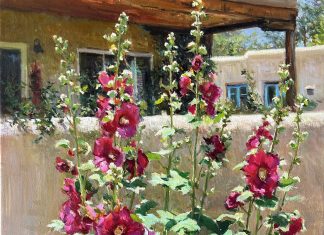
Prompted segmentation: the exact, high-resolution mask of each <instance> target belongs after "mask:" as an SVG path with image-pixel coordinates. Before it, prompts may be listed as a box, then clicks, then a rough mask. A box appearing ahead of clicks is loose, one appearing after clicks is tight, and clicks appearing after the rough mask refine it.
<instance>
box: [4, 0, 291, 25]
mask: <svg viewBox="0 0 324 235" xmlns="http://www.w3.org/2000/svg"><path fill="white" fill-rule="evenodd" d="M0 1H1V7H2V8H11V9H18V10H23V11H28V10H32V11H41V12H54V13H57V14H63V15H69V16H75V17H86V18H93V19H100V20H109V21H116V19H117V17H118V15H119V13H120V12H122V11H125V12H126V13H127V14H128V15H129V17H130V22H133V23H137V24H141V25H146V26H154V27H165V28H168V29H169V30H173V29H190V28H191V23H192V18H191V16H190V12H191V11H192V7H191V2H192V0H136V1H134V0H82V1H81V0H46V1H45V2H44V1H43V0H0ZM249 2H253V1H251V0H250V1H249ZM254 2H256V1H254ZM205 11H206V12H207V15H208V17H207V19H206V20H205V21H204V22H203V27H204V28H206V29H216V28H217V27H224V26H231V25H238V24H240V23H242V22H255V21H260V20H261V21H263V22H266V20H269V22H280V27H281V28H282V29H283V30H287V29H291V28H292V26H291V25H293V23H294V20H295V17H296V15H297V10H296V9H295V8H282V7H274V6H264V5H260V4H252V3H243V2H232V1H230V0H226V1H225V0H210V1H205ZM272 27H273V28H275V27H278V26H277V25H274V26H272V25H269V28H272ZM210 31H211V30H210Z"/></svg>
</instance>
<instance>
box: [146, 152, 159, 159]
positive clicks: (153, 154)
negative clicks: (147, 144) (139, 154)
mask: <svg viewBox="0 0 324 235" xmlns="http://www.w3.org/2000/svg"><path fill="white" fill-rule="evenodd" d="M146 156H147V158H148V159H149V160H150V161H154V160H160V159H161V155H160V154H158V153H154V152H150V153H147V154H146Z"/></svg>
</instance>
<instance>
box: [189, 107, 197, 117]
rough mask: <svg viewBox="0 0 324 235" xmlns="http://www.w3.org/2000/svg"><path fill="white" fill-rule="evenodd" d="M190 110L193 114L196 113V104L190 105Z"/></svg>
mask: <svg viewBox="0 0 324 235" xmlns="http://www.w3.org/2000/svg"><path fill="white" fill-rule="evenodd" d="M188 112H190V113H191V114H192V115H195V114H196V105H195V104H192V105H189V106H188Z"/></svg>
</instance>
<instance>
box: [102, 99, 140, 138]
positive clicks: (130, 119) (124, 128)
mask: <svg viewBox="0 0 324 235" xmlns="http://www.w3.org/2000/svg"><path fill="white" fill-rule="evenodd" d="M139 120H140V114H139V108H138V107H137V106H136V105H135V104H132V103H123V104H122V105H121V107H119V108H117V109H116V111H115V116H114V119H113V120H112V121H110V122H107V123H104V124H102V127H103V129H104V130H105V131H106V132H107V133H108V135H112V134H113V133H114V132H115V131H116V130H117V132H118V133H119V135H120V136H121V137H122V138H131V137H133V136H134V135H135V134H136V130H137V125H138V123H139Z"/></svg>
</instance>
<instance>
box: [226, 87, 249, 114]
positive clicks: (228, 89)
mask: <svg viewBox="0 0 324 235" xmlns="http://www.w3.org/2000/svg"><path fill="white" fill-rule="evenodd" d="M241 87H246V89H248V86H247V84H245V83H241V84H235V85H226V93H227V99H231V89H233V88H234V89H235V90H236V96H235V103H236V107H237V108H240V107H241V90H240V88H241Z"/></svg>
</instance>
